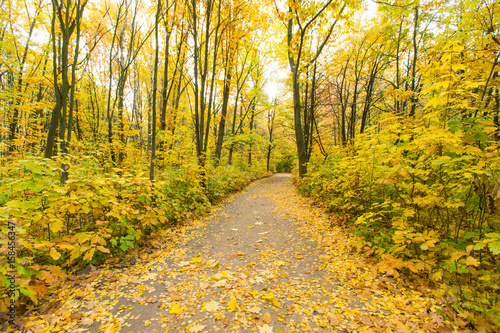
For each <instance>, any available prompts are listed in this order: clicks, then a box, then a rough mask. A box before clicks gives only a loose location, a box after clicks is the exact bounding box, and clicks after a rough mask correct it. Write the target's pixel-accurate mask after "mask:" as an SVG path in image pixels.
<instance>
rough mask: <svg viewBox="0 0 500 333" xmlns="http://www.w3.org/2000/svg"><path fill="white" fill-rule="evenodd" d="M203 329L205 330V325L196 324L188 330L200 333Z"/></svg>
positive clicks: (192, 332)
mask: <svg viewBox="0 0 500 333" xmlns="http://www.w3.org/2000/svg"><path fill="white" fill-rule="evenodd" d="M204 328H205V325H200V324H196V325H193V326H191V328H190V329H189V332H191V333H198V332H201V330H203V329H204Z"/></svg>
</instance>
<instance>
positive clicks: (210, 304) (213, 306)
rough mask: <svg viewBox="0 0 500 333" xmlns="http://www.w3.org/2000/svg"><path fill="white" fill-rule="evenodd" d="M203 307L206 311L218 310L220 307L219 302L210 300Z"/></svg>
mask: <svg viewBox="0 0 500 333" xmlns="http://www.w3.org/2000/svg"><path fill="white" fill-rule="evenodd" d="M203 308H204V309H205V311H208V312H214V311H217V310H219V308H220V307H219V302H216V301H210V302H208V303H205V304H203Z"/></svg>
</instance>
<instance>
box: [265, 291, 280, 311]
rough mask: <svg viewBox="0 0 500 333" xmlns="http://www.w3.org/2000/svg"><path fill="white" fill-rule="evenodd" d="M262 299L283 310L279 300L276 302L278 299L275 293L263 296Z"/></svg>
mask: <svg viewBox="0 0 500 333" xmlns="http://www.w3.org/2000/svg"><path fill="white" fill-rule="evenodd" d="M261 297H262V298H263V299H265V300H266V301H269V303H271V304H272V305H274V306H276V307H278V308H281V304H280V303H279V302H278V300H276V297H274V294H273V293H266V294H262V296H261Z"/></svg>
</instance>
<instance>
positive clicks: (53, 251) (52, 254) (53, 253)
mask: <svg viewBox="0 0 500 333" xmlns="http://www.w3.org/2000/svg"><path fill="white" fill-rule="evenodd" d="M50 257H51V258H52V259H54V260H58V259H59V258H60V257H61V254H60V253H59V252H57V250H56V249H55V248H51V249H50Z"/></svg>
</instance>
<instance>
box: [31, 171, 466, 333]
mask: <svg viewBox="0 0 500 333" xmlns="http://www.w3.org/2000/svg"><path fill="white" fill-rule="evenodd" d="M250 227H251V228H250ZM177 234H178V237H176V240H175V242H173V243H171V245H170V246H169V247H165V248H163V249H162V250H160V251H158V252H157V253H155V254H154V255H152V256H150V257H149V258H145V259H144V260H142V261H140V262H139V263H138V264H136V265H135V266H132V267H128V268H126V269H123V270H120V271H116V270H115V271H113V270H108V269H102V270H101V271H100V276H99V277H98V278H95V279H93V280H92V281H85V280H84V281H79V282H77V283H75V282H72V283H71V284H68V285H66V286H64V287H62V288H61V289H60V290H59V293H58V294H56V295H54V297H53V302H57V303H58V306H57V307H56V306H54V308H53V310H52V311H47V312H46V313H36V312H33V313H32V315H31V316H30V318H27V319H26V320H25V323H24V325H25V329H26V331H27V332H57V331H62V332H363V331H366V332H445V331H449V332H452V331H453V330H454V329H455V330H457V329H458V328H457V324H456V323H454V322H451V321H450V318H447V316H446V315H447V313H449V312H447V311H446V309H445V307H444V306H443V305H442V304H441V303H440V302H439V300H438V299H437V298H434V297H433V296H432V293H426V294H423V293H421V292H419V291H417V290H415V289H414V288H408V287H405V286H404V285H402V284H401V283H400V282H399V281H398V280H397V279H396V280H394V279H389V278H381V277H380V276H377V275H376V274H375V273H374V270H372V264H371V263H369V262H368V261H367V260H365V258H364V257H363V256H362V255H360V254H358V253H356V251H352V248H353V246H354V244H355V242H356V239H355V238H354V237H353V236H351V235H349V234H347V233H346V232H345V231H343V230H342V228H341V227H339V226H336V225H335V224H332V222H331V217H329V216H328V215H326V214H325V213H324V211H323V210H322V209H320V208H317V207H314V206H313V205H311V202H310V201H309V200H308V199H305V198H303V197H301V196H300V195H298V194H297V192H296V190H295V189H294V187H293V185H292V184H291V181H290V178H289V177H287V176H286V175H275V176H273V177H270V178H267V179H264V180H261V181H258V182H256V183H254V184H253V185H252V186H250V187H248V188H247V189H246V190H245V191H243V192H241V193H239V194H238V195H235V196H234V197H233V198H232V200H228V201H227V202H226V203H225V204H223V205H221V206H220V207H219V208H218V209H217V210H216V211H215V212H214V213H213V214H212V215H210V216H208V217H206V218H205V219H202V220H199V221H192V222H191V223H188V224H186V225H185V226H183V227H182V228H180V230H178V231H177ZM112 276H117V277H119V278H118V279H116V278H115V279H110V278H111V277H112ZM461 331H464V330H463V328H461Z"/></svg>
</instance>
